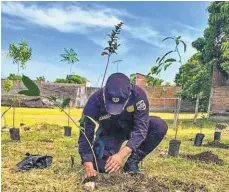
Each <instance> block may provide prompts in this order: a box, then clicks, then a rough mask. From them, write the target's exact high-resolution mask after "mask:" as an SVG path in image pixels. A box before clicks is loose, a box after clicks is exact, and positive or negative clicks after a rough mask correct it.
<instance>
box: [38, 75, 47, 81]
mask: <svg viewBox="0 0 229 192" xmlns="http://www.w3.org/2000/svg"><path fill="white" fill-rule="evenodd" d="M37 80H38V81H45V77H44V76H41V77H37Z"/></svg>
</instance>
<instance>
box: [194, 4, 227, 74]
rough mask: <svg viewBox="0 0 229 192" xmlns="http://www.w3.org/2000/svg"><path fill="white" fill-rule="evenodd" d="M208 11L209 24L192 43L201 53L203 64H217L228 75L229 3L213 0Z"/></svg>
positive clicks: (210, 66) (210, 65)
mask: <svg viewBox="0 0 229 192" xmlns="http://www.w3.org/2000/svg"><path fill="white" fill-rule="evenodd" d="M208 12H209V18H208V24H209V25H208V27H207V28H206V29H205V30H204V36H203V37H201V38H198V39H197V40H196V41H194V42H193V43H192V45H193V47H194V48H196V49H197V51H199V52H200V53H201V57H200V59H201V62H202V63H203V64H205V65H208V66H209V68H212V66H213V65H216V66H217V67H218V69H220V70H221V71H222V72H223V73H227V75H228V74H229V73H228V71H227V67H228V64H227V63H228V60H229V59H228V57H227V53H228V52H227V49H228V46H227V45H228V44H227V42H228V39H229V38H228V37H229V14H228V13H229V4H228V2H222V1H217V2H213V3H211V5H210V6H208ZM210 72H211V73H212V71H210ZM211 73H210V74H209V75H211Z"/></svg>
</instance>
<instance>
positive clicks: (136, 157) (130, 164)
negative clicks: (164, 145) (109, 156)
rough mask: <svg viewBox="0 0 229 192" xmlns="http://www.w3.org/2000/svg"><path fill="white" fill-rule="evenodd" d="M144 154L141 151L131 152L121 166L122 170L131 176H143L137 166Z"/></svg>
mask: <svg viewBox="0 0 229 192" xmlns="http://www.w3.org/2000/svg"><path fill="white" fill-rule="evenodd" d="M138 152H139V151H138ZM144 156H145V155H144V153H143V152H142V154H139V153H132V154H131V155H130V157H129V158H128V159H127V161H126V163H125V165H124V167H123V169H124V172H127V173H129V174H130V175H131V176H137V177H144V173H143V172H141V171H140V170H139V167H138V165H139V163H140V162H141V161H142V160H143V158H144Z"/></svg>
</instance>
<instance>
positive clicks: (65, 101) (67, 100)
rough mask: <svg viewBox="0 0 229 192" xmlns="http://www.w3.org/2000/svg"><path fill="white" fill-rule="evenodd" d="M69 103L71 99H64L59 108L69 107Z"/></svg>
mask: <svg viewBox="0 0 229 192" xmlns="http://www.w3.org/2000/svg"><path fill="white" fill-rule="evenodd" d="M70 101H71V98H66V99H64V101H63V103H62V105H61V107H62V108H65V107H66V106H68V105H69V103H70Z"/></svg>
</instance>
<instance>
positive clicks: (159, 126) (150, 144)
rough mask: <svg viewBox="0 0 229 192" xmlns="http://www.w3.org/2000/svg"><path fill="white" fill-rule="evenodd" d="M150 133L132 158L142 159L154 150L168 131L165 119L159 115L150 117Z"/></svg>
mask: <svg viewBox="0 0 229 192" xmlns="http://www.w3.org/2000/svg"><path fill="white" fill-rule="evenodd" d="M148 126H149V127H148V133H147V136H146V138H145V140H144V141H143V143H142V144H141V145H140V146H139V147H138V148H137V150H136V151H135V152H133V153H132V154H131V155H130V158H134V159H136V160H139V161H142V159H143V158H145V157H146V156H147V155H148V154H149V153H150V152H152V151H153V150H154V149H155V148H156V147H157V146H158V145H159V144H160V142H161V141H162V140H163V138H164V136H165V135H166V133H167V130H168V126H167V124H166V122H165V121H164V120H162V119H161V118H159V117H149V124H148Z"/></svg>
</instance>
